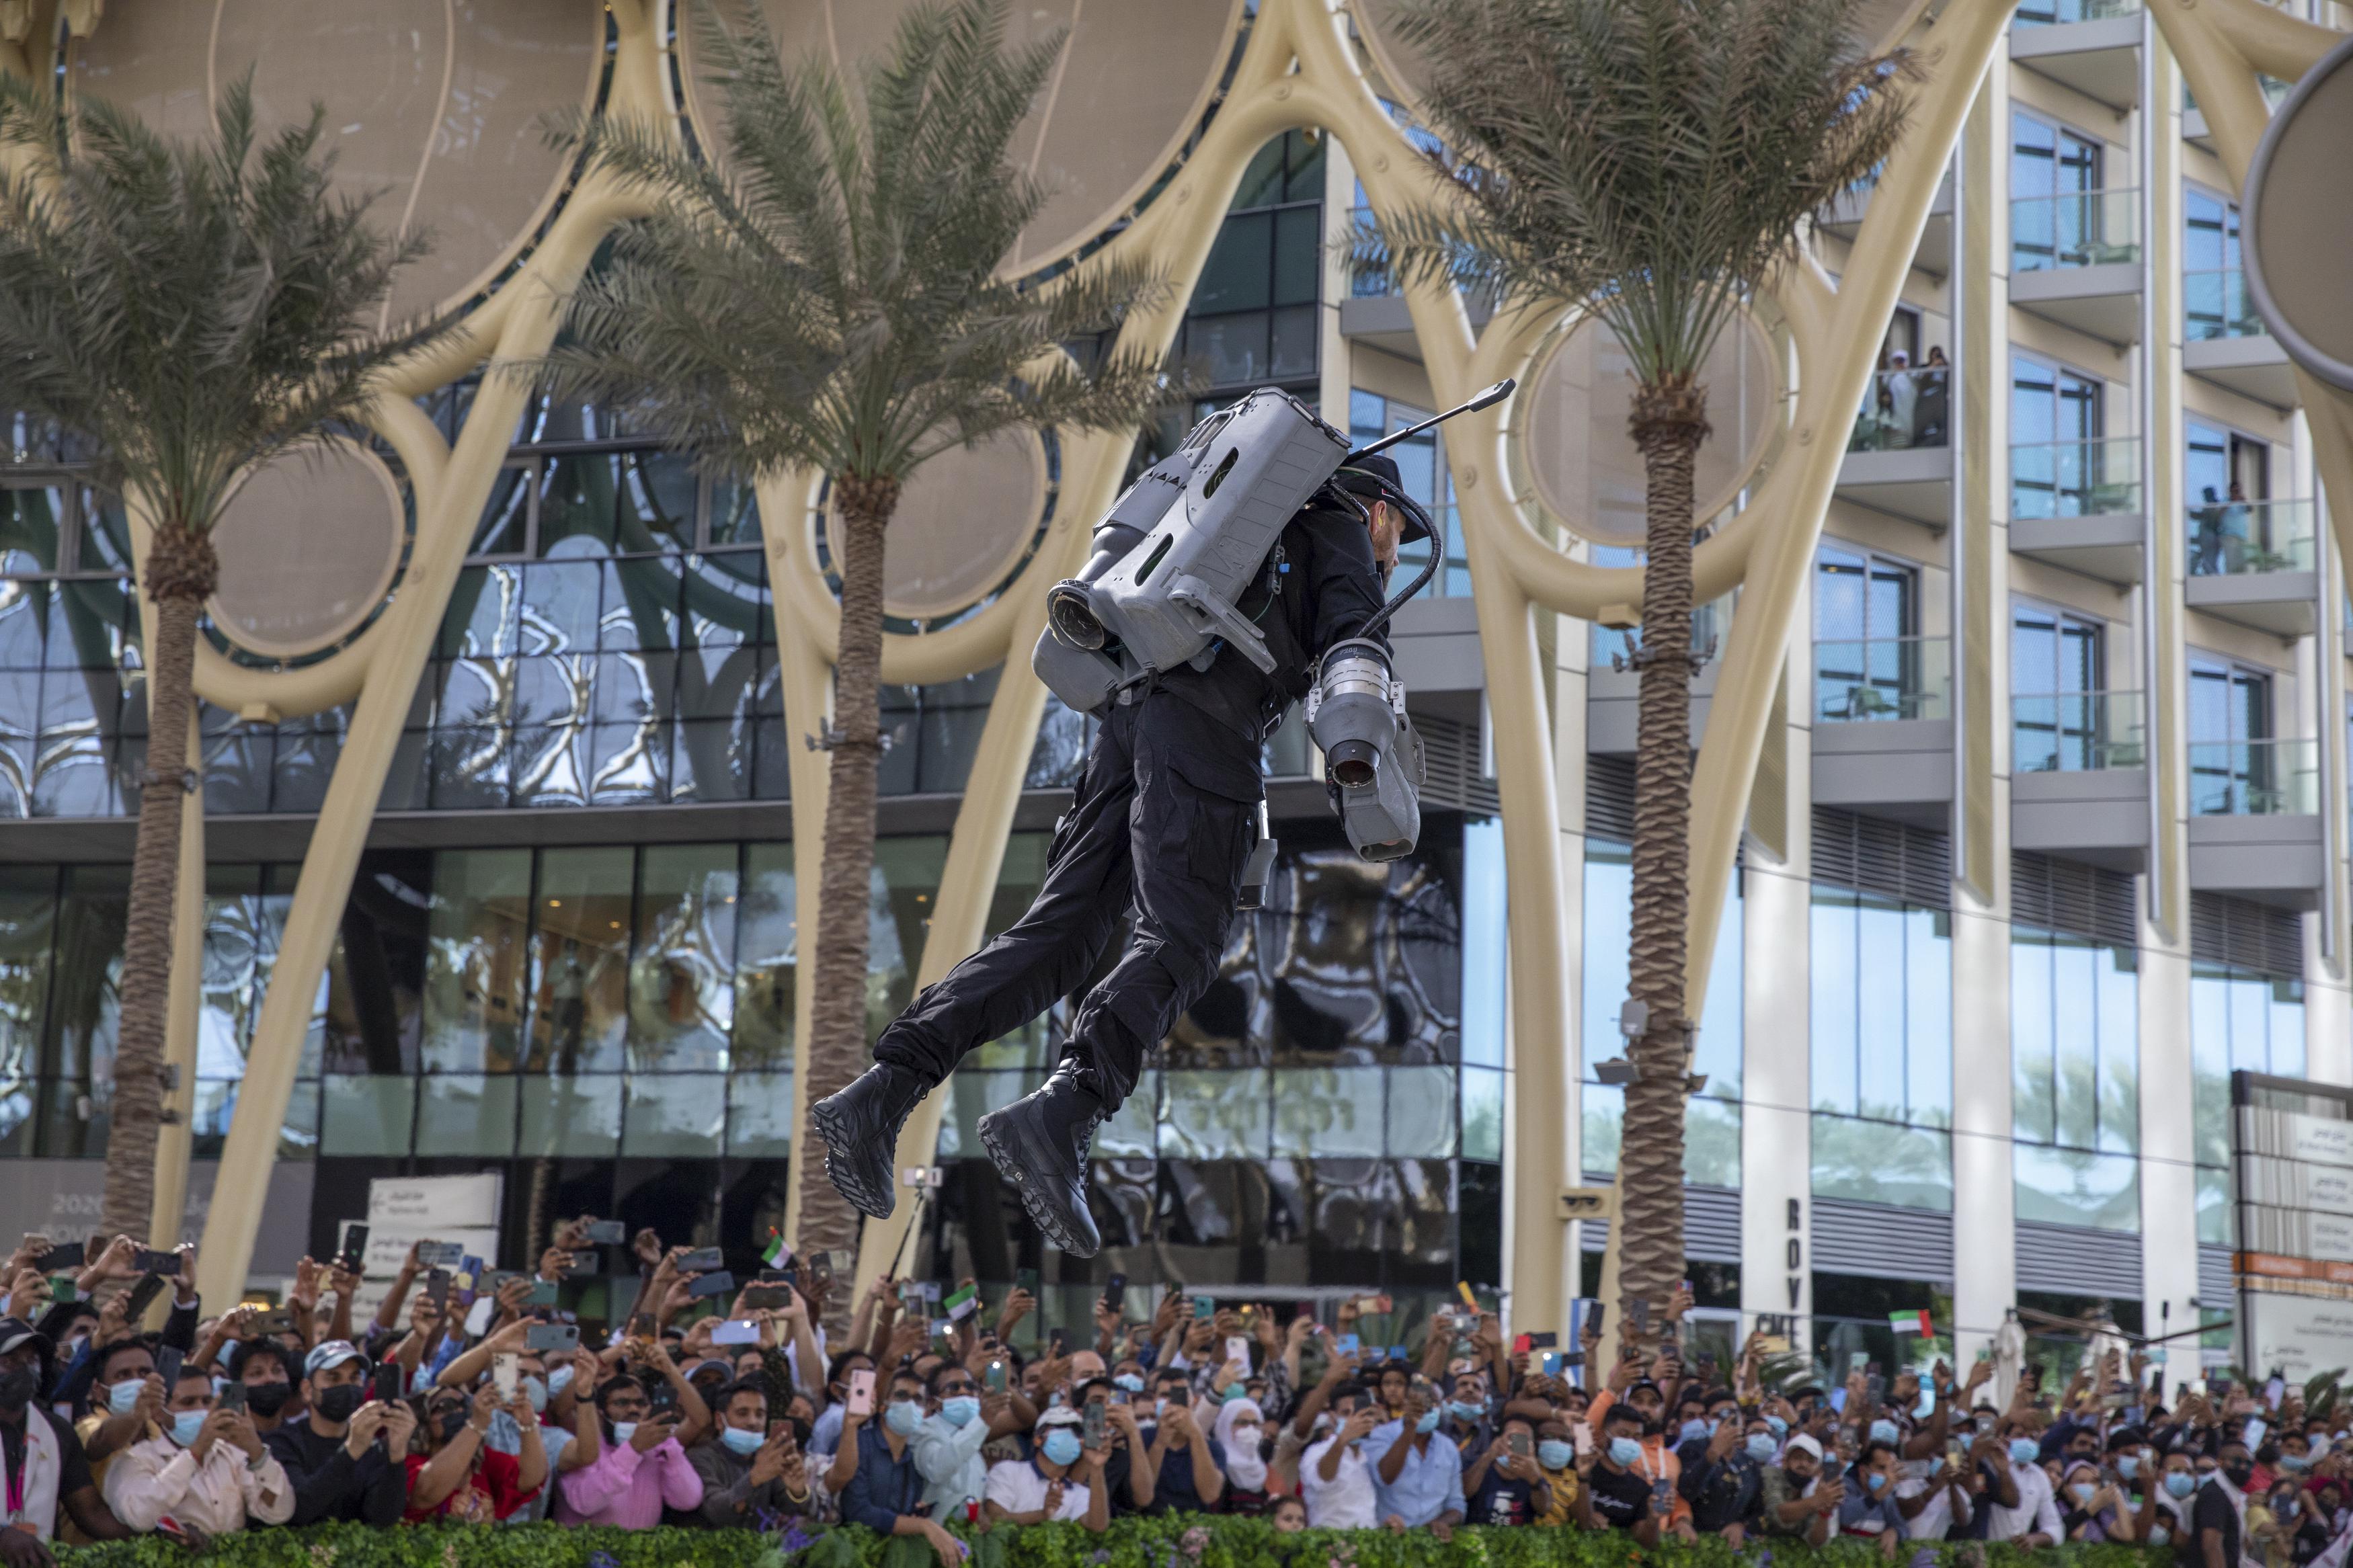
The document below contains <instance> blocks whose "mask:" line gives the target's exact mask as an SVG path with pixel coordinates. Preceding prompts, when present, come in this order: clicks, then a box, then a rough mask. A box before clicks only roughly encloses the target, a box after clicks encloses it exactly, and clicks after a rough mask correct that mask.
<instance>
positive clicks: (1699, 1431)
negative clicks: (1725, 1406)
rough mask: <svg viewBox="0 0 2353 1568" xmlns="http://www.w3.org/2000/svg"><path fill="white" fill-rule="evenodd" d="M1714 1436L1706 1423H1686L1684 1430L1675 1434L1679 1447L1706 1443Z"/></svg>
mask: <svg viewBox="0 0 2353 1568" xmlns="http://www.w3.org/2000/svg"><path fill="white" fill-rule="evenodd" d="M1710 1436H1714V1433H1713V1432H1712V1431H1711V1430H1710V1429H1709V1427H1708V1424H1707V1423H1706V1422H1704V1421H1686V1422H1684V1423H1683V1430H1682V1431H1680V1432H1678V1433H1676V1434H1675V1442H1676V1443H1677V1444H1678V1445H1681V1444H1684V1443H1692V1442H1704V1441H1705V1440H1706V1439H1707V1438H1708V1437H1710Z"/></svg>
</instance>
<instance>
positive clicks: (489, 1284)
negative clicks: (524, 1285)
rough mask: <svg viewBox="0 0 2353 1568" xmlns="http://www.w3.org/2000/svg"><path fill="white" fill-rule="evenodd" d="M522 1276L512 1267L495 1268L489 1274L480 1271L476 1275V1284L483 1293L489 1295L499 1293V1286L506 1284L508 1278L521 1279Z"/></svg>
mask: <svg viewBox="0 0 2353 1568" xmlns="http://www.w3.org/2000/svg"><path fill="white" fill-rule="evenodd" d="M474 1279H475V1281H476V1284H477V1285H478V1286H479V1288H480V1289H481V1291H482V1293H483V1294H484V1295H487V1296H495V1295H497V1294H498V1293H499V1287H501V1285H504V1284H505V1283H506V1282H507V1281H508V1280H510V1279H522V1275H520V1274H517V1273H516V1272H515V1271H514V1270H513V1269H512V1268H493V1269H491V1271H490V1272H489V1273H487V1274H484V1273H479V1272H478V1273H476V1274H475V1276H474Z"/></svg>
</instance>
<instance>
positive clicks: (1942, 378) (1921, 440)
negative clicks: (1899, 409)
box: [1912, 343, 1953, 447]
mask: <svg viewBox="0 0 2353 1568" xmlns="http://www.w3.org/2000/svg"><path fill="white" fill-rule="evenodd" d="M1952 379H1953V367H1952V363H1951V362H1950V361H1948V360H1947V359H1946V358H1945V351H1944V350H1943V349H1940V348H1938V347H1936V345H1935V344H1934V343H1931V344H1930V345H1929V346H1928V357H1927V358H1926V359H1925V360H1923V361H1921V362H1920V376H1919V384H1920V394H1919V396H1920V400H1919V403H1918V404H1917V405H1916V406H1915V410H1914V412H1913V416H1912V427H1913V436H1912V444H1913V445H1914V446H1915V447H1941V446H1943V445H1945V443H1946V440H1947V437H1946V435H1945V421H1946V419H1947V408H1948V406H1949V405H1950V401H1951V397H1952Z"/></svg>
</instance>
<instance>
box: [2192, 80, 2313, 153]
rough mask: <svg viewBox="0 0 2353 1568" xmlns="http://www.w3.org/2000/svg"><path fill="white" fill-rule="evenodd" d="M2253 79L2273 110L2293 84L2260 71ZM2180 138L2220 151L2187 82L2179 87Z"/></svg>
mask: <svg viewBox="0 0 2353 1568" xmlns="http://www.w3.org/2000/svg"><path fill="white" fill-rule="evenodd" d="M2255 80H2256V83H2257V84H2258V85H2259V86H2260V87H2261V88H2262V89H2263V103H2264V104H2265V106H2266V107H2268V108H2270V109H2272V110H2277V109H2278V108H2279V106H2280V104H2281V102H2282V101H2283V100H2284V99H2285V98H2286V97H2287V95H2288V89H2290V88H2292V87H2294V86H2295V83H2293V82H2285V81H2282V80H2280V79H2279V78H2277V77H2275V76H2263V75H2262V74H2260V73H2258V74H2257V76H2256V78H2255ZM2181 139H2182V140H2183V141H2184V142H2189V144H2190V145H2192V146H2194V147H2198V148H2201V149H2203V150H2204V151H2206V152H2209V153H2218V154H2219V153H2220V151H2221V149H2219V148H2217V147H2216V146H2215V145H2214V137H2213V133H2212V132H2210V131H2209V130H2208V129H2207V127H2206V111H2205V110H2202V109H2200V108H2199V107H2198V100H2196V99H2195V98H2192V97H2191V96H2190V94H2189V86H2188V84H2187V83H2185V84H2183V86H2182V89H2181Z"/></svg>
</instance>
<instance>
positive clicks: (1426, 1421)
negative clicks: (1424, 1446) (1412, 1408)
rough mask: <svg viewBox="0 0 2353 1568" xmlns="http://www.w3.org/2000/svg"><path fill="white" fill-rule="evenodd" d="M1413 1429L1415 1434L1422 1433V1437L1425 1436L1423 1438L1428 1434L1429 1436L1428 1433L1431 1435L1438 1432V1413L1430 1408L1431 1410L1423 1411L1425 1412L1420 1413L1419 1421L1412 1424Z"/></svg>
mask: <svg viewBox="0 0 2353 1568" xmlns="http://www.w3.org/2000/svg"><path fill="white" fill-rule="evenodd" d="M1413 1429H1414V1430H1415V1431H1417V1432H1419V1433H1422V1434H1423V1435H1425V1436H1427V1435H1428V1434H1430V1433H1432V1432H1435V1431H1437V1430H1438V1412H1437V1410H1436V1409H1435V1408H1432V1409H1429V1410H1425V1411H1423V1412H1422V1413H1421V1419H1419V1421H1416V1422H1415V1423H1414V1424H1413Z"/></svg>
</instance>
